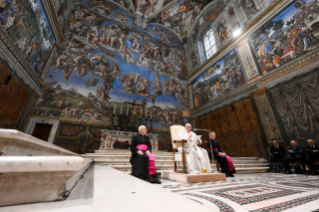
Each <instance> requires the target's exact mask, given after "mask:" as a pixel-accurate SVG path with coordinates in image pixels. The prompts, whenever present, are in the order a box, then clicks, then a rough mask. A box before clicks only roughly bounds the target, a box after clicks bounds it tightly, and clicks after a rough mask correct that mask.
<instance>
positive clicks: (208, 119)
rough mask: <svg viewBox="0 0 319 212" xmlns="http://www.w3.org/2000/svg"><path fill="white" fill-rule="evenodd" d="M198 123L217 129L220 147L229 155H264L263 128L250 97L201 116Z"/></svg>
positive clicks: (207, 127) (210, 128)
mask: <svg viewBox="0 0 319 212" xmlns="http://www.w3.org/2000/svg"><path fill="white" fill-rule="evenodd" d="M197 123H198V127H199V128H200V127H203V128H204V129H209V130H211V131H215V133H216V139H217V140H218V141H219V144H220V147H221V148H222V149H223V150H224V151H225V152H226V153H227V154H228V155H230V156H233V157H252V156H259V157H264V154H263V147H262V145H261V143H262V141H261V136H260V130H262V129H259V126H258V123H257V114H256V113H255V111H254V109H253V104H252V102H251V100H250V99H246V100H243V101H241V102H239V103H236V104H234V105H232V106H228V107H224V108H222V109H219V110H217V111H214V112H212V113H211V114H209V116H208V115H204V116H202V117H199V118H198V119H197ZM205 127H206V128H205ZM203 134H204V133H203ZM203 134H202V135H203Z"/></svg>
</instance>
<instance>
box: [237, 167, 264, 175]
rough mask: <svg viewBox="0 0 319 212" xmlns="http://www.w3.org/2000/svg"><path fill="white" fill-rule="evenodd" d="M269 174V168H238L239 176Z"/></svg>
mask: <svg viewBox="0 0 319 212" xmlns="http://www.w3.org/2000/svg"><path fill="white" fill-rule="evenodd" d="M262 172H269V167H252V168H236V173H237V174H244V173H262Z"/></svg>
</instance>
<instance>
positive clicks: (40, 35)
mask: <svg viewBox="0 0 319 212" xmlns="http://www.w3.org/2000/svg"><path fill="white" fill-rule="evenodd" d="M0 22H1V25H2V27H3V29H4V30H5V31H6V32H7V33H8V35H9V37H11V39H12V41H13V43H14V44H15V45H16V46H17V47H18V48H19V49H20V51H21V52H22V54H23V55H24V56H25V58H26V59H27V60H28V62H29V63H30V65H31V66H32V68H33V69H34V71H35V73H36V74H37V76H39V77H40V76H41V74H42V72H43V69H44V67H45V65H46V63H47V61H48V59H49V57H50V54H51V52H52V50H53V47H54V45H55V38H54V35H53V33H52V30H51V26H50V24H49V22H48V18H47V16H46V14H45V11H44V8H43V5H42V3H41V0H19V1H16V0H0Z"/></svg>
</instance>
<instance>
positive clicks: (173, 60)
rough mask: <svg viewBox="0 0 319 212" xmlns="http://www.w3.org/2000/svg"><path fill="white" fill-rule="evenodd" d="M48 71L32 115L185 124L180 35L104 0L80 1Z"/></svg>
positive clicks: (185, 110)
mask: <svg viewBox="0 0 319 212" xmlns="http://www.w3.org/2000/svg"><path fill="white" fill-rule="evenodd" d="M75 7H76V8H75V10H74V12H73V14H72V15H71V18H70V23H69V25H68V27H66V30H65V33H64V36H65V42H64V43H63V44H61V45H59V46H58V50H57V54H56V55H55V59H54V62H53V64H52V65H51V67H50V68H49V70H48V74H47V77H46V79H45V82H44V89H43V90H42V94H41V96H40V99H39V101H38V103H37V108H36V109H35V112H34V115H35V116H47V117H50V118H57V119H62V120H70V121H79V122H91V123H105V124H110V123H111V117H112V116H113V115H116V116H118V115H120V116H126V117H130V118H129V119H130V122H131V123H134V122H136V121H137V120H139V119H140V118H144V119H145V118H146V119H147V118H148V119H152V120H153V124H154V127H158V128H160V127H161V128H163V127H166V126H168V125H169V124H171V123H181V122H185V121H186V119H187V118H188V116H189V113H188V111H187V107H188V95H187V84H186V81H185V73H186V72H187V70H186V60H185V56H184V55H185V53H184V50H183V46H182V43H181V41H180V40H179V38H178V37H177V36H176V35H175V34H174V33H173V32H171V31H169V30H168V29H166V28H165V27H163V26H159V25H157V24H153V25H150V26H149V27H148V28H147V30H145V29H141V28H138V27H136V26H134V25H133V21H132V18H131V17H130V15H129V14H128V13H127V12H126V11H125V10H123V9H121V7H119V6H118V5H116V4H114V3H111V2H108V1H93V0H78V1H76V4H75Z"/></svg>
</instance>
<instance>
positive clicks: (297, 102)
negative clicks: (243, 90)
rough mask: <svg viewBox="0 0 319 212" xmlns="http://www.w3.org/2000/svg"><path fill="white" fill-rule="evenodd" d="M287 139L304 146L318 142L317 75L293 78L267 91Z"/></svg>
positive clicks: (318, 76)
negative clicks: (310, 141)
mask: <svg viewBox="0 0 319 212" xmlns="http://www.w3.org/2000/svg"><path fill="white" fill-rule="evenodd" d="M270 92H271V95H272V97H273V100H274V104H275V106H276V109H277V111H278V113H279V117H280V119H281V121H282V125H283V127H284V129H285V131H286V133H287V136H288V138H289V140H296V141H298V142H300V144H302V145H303V146H306V145H307V144H306V140H307V139H309V138H312V139H314V140H315V141H316V142H318V141H319V73H318V72H317V73H312V74H310V75H307V76H304V77H301V78H296V79H294V80H292V81H290V82H288V83H286V84H284V85H280V86H278V87H276V88H273V89H271V90H270Z"/></svg>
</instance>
